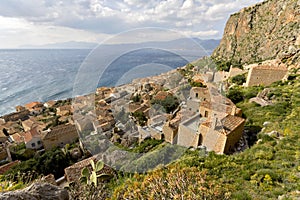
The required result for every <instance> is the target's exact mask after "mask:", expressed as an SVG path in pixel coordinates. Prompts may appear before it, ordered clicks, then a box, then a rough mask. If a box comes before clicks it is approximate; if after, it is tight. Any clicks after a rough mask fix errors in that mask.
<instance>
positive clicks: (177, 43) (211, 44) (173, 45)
mask: <svg viewBox="0 0 300 200" xmlns="http://www.w3.org/2000/svg"><path fill="white" fill-rule="evenodd" d="M192 40H193V42H192V41H191V39H188V38H181V39H176V40H171V41H163V42H161V41H157V42H145V43H130V44H109V45H108V44H106V45H105V46H110V47H124V46H127V47H128V46H132V47H139V46H155V47H161V48H168V49H189V48H191V44H192V43H194V44H193V45H195V44H198V45H200V46H201V47H202V48H203V49H205V50H208V51H211V50H214V49H215V48H216V47H217V46H218V45H219V44H220V40H216V39H209V40H201V39H198V38H193V39H192ZM97 45H98V44H97V43H91V42H76V41H69V42H63V43H53V44H45V45H23V46H21V47H20V48H21V49H93V48H95V47H97Z"/></svg>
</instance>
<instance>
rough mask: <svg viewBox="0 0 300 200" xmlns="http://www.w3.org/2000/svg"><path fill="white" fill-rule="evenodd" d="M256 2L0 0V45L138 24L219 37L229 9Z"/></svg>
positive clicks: (102, 36)
mask: <svg viewBox="0 0 300 200" xmlns="http://www.w3.org/2000/svg"><path fill="white" fill-rule="evenodd" d="M258 2H262V0H113V1H112V0H61V1H60V0H1V1H0V48H18V47H20V46H23V45H43V44H51V43H60V42H68V41H82V42H96V43H100V42H101V41H103V40H106V39H107V38H109V37H113V36H114V35H116V34H120V33H122V32H124V31H128V30H132V29H137V28H143V27H158V28H164V29H172V30H175V31H178V32H180V33H182V34H184V35H186V36H188V37H197V38H200V39H220V38H221V37H222V35H223V30H224V27H225V24H226V21H227V19H228V18H229V16H230V14H233V13H235V12H238V11H239V10H240V9H242V8H243V7H248V6H251V5H254V4H255V3H258Z"/></svg>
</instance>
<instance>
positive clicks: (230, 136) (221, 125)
mask: <svg viewBox="0 0 300 200" xmlns="http://www.w3.org/2000/svg"><path fill="white" fill-rule="evenodd" d="M244 123H245V120H244V119H243V118H241V117H237V116H233V115H227V116H226V117H224V118H223V119H221V120H218V118H214V119H212V121H206V122H204V123H202V124H201V125H200V127H199V132H200V139H199V140H202V141H200V142H199V143H200V144H201V145H203V146H206V148H207V150H209V151H215V152H216V153H219V154H223V153H226V154H227V153H231V152H232V151H233V149H234V146H235V144H236V143H237V142H238V141H239V140H240V139H241V137H242V134H243V130H244Z"/></svg>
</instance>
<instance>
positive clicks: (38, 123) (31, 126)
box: [0, 101, 78, 160]
mask: <svg viewBox="0 0 300 200" xmlns="http://www.w3.org/2000/svg"><path fill="white" fill-rule="evenodd" d="M72 113H73V109H72V107H71V105H70V104H65V105H59V103H57V101H48V102H46V103H41V102H31V103H28V104H25V105H24V106H17V107H16V112H13V113H10V114H7V115H4V116H2V117H1V118H0V146H1V148H0V151H1V157H0V160H11V156H10V152H9V147H10V146H11V145H13V144H21V143H24V144H25V146H26V148H28V149H34V150H41V149H45V150H49V149H52V148H54V147H63V146H64V145H65V144H68V143H69V144H70V143H72V142H74V141H76V140H78V134H77V130H76V128H75V125H74V122H73V121H72ZM53 118H58V119H59V120H62V118H65V119H63V120H62V121H60V123H59V124H55V125H52V126H49V124H51V123H53V121H51V119H53ZM67 119H69V120H67ZM48 126H49V127H48Z"/></svg>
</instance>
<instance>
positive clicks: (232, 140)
mask: <svg viewBox="0 0 300 200" xmlns="http://www.w3.org/2000/svg"><path fill="white" fill-rule="evenodd" d="M244 123H245V122H244ZM244 123H242V124H240V126H238V127H237V128H236V129H235V130H233V131H232V132H231V133H230V134H229V135H227V140H226V145H225V149H224V153H230V152H231V151H232V150H233V148H234V146H235V145H236V143H237V142H238V141H239V140H240V139H241V137H242V135H243V130H244Z"/></svg>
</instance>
